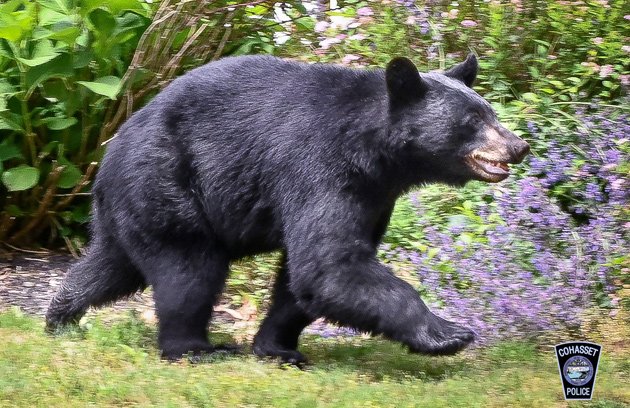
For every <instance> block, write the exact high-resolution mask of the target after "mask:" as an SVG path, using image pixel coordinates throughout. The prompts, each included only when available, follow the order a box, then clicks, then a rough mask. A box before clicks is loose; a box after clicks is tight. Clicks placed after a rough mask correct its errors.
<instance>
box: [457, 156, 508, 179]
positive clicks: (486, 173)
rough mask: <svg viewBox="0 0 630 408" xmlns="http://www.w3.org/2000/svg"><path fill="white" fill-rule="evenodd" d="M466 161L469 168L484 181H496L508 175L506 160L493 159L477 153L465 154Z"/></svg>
mask: <svg viewBox="0 0 630 408" xmlns="http://www.w3.org/2000/svg"><path fill="white" fill-rule="evenodd" d="M467 161H468V164H469V166H470V167H471V169H472V170H473V171H474V172H475V173H477V175H478V176H480V177H481V178H482V179H483V180H485V181H492V182H497V181H501V180H504V179H505V178H507V176H509V175H510V167H509V166H508V164H509V163H508V162H504V161H499V160H493V159H490V158H488V157H484V156H481V155H480V154H478V153H473V154H471V155H469V156H467Z"/></svg>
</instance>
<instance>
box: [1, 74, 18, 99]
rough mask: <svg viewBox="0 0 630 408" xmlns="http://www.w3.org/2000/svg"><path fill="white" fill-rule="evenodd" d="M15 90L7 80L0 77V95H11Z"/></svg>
mask: <svg viewBox="0 0 630 408" xmlns="http://www.w3.org/2000/svg"><path fill="white" fill-rule="evenodd" d="M15 92H16V89H15V87H14V86H13V85H11V83H9V81H7V80H6V79H4V78H0V95H13V94H14V93H15Z"/></svg>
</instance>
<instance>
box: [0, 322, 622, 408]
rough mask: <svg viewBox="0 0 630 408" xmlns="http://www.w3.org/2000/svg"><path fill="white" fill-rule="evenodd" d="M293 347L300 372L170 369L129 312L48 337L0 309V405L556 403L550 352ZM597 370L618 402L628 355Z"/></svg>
mask: <svg viewBox="0 0 630 408" xmlns="http://www.w3.org/2000/svg"><path fill="white" fill-rule="evenodd" d="M97 319H98V318H97ZM223 337H225V336H223ZM223 340H225V338H224V339H223ZM302 344H303V346H302V351H304V352H305V354H306V355H308V356H309V357H310V360H311V363H312V364H311V366H310V367H309V368H308V369H307V370H304V371H300V370H298V369H294V368H290V367H280V366H279V365H278V364H276V363H272V362H263V361H259V360H258V359H256V358H254V357H252V356H249V355H246V356H231V357H223V358H216V359H215V360H214V361H211V362H208V363H205V364H198V365H191V364H189V363H187V362H182V363H176V364H173V363H166V362H162V361H160V360H159V358H158V356H157V350H156V346H155V328H154V327H153V326H151V325H147V324H145V323H143V322H142V321H140V320H138V319H136V318H134V317H133V316H127V317H123V318H120V319H117V320H116V323H114V324H113V325H108V326H105V325H104V324H103V323H101V322H100V320H91V321H90V322H89V324H88V328H87V329H86V330H83V331H81V332H79V331H74V332H69V333H66V334H64V335H61V336H58V337H51V336H48V335H46V334H45V333H44V332H43V322H42V321H41V320H40V319H34V318H30V317H25V316H23V315H21V314H20V313H19V312H17V311H6V312H3V313H0V406H3V407H4V406H6V407H16V406H17V407H21V406H25V407H57V406H59V407H72V406H86V405H93V406H170V407H188V406H200V407H202V406H203V407H205V406H210V407H212V406H217V407H230V406H279V407H284V406H287V407H288V406H290V407H314V406H330V407H345V406H356V407H374V406H379V407H380V406H385V407H407V406H430V407H452V406H461V407H471V406H482V407H488V406H489V407H506V406H540V407H549V406H565V405H566V403H565V402H564V400H563V397H562V390H561V387H560V379H559V376H558V368H557V365H556V361H555V357H554V355H553V353H552V351H551V349H546V350H544V351H540V350H537V349H536V347H535V346H533V345H531V344H527V343H504V344H501V345H498V346H495V347H492V348H489V349H485V350H477V351H470V352H467V353H465V354H462V355H459V356H455V357H440V358H429V357H422V356H417V355H411V354H408V353H407V352H406V351H405V350H404V349H403V348H402V347H400V346H398V345H396V344H394V343H391V342H388V341H385V340H380V339H365V338H355V339H320V338H317V337H312V336H311V337H308V336H307V337H306V338H305V339H304V340H303V342H302ZM600 367H601V368H600V369H599V373H598V379H597V385H596V389H595V398H594V400H593V402H591V403H590V405H591V406H597V407H622V406H627V404H628V402H629V401H630V386H629V385H628V384H629V375H630V356H629V355H628V354H627V353H625V352H618V353H617V354H616V355H610V354H607V353H606V352H605V351H604V354H603V356H602V361H601V363H600ZM571 405H574V406H578V405H584V403H574V404H571Z"/></svg>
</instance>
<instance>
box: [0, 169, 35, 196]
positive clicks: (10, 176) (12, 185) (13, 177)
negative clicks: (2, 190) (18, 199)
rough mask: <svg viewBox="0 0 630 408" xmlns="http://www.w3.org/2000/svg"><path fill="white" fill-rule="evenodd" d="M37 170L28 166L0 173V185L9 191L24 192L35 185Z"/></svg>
mask: <svg viewBox="0 0 630 408" xmlns="http://www.w3.org/2000/svg"><path fill="white" fill-rule="evenodd" d="M38 182H39V170H38V169H36V168H35V167H30V166H24V165H23V166H18V167H14V168H12V169H9V170H6V171H5V172H4V173H2V183H4V185H5V186H6V187H7V189H8V190H9V191H24V190H28V189H29V188H32V187H34V186H36V185H37V183H38Z"/></svg>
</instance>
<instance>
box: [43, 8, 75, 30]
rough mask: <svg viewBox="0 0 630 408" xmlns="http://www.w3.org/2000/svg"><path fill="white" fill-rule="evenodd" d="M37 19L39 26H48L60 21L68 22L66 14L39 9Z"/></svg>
mask: <svg viewBox="0 0 630 408" xmlns="http://www.w3.org/2000/svg"><path fill="white" fill-rule="evenodd" d="M38 19H39V25H40V26H49V25H53V24H55V23H59V22H62V21H66V22H70V20H69V19H68V16H67V14H66V13H60V12H58V11H54V10H51V9H47V8H42V9H40V11H39V16H38Z"/></svg>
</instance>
